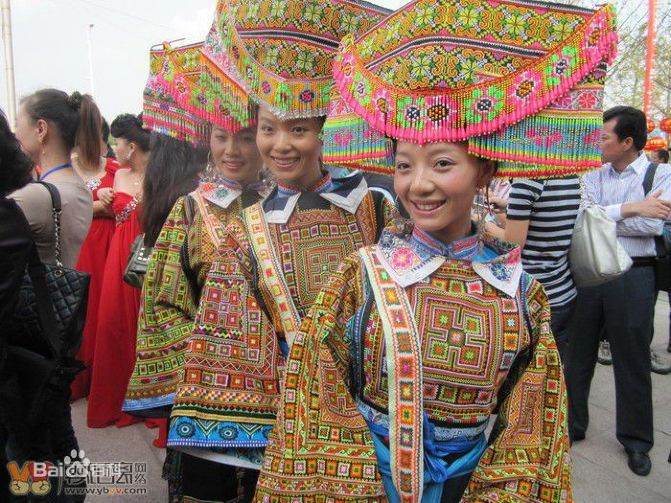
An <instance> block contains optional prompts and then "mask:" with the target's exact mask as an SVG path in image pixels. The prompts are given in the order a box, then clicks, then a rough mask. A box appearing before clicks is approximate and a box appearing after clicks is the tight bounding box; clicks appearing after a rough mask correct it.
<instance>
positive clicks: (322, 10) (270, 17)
mask: <svg viewBox="0 0 671 503" xmlns="http://www.w3.org/2000/svg"><path fill="white" fill-rule="evenodd" d="M388 13H389V11H388V10H386V9H383V8H382V7H377V6H374V5H372V4H368V3H365V2H359V1H351V0H350V1H346V0H220V1H219V3H218V6H217V12H216V14H215V22H214V24H213V27H212V30H211V31H210V34H209V35H208V37H207V40H206V41H205V46H204V48H203V54H204V56H205V60H206V66H207V68H208V71H207V72H206V73H204V74H203V79H201V82H202V83H203V88H206V89H215V88H217V79H224V80H227V81H228V80H230V81H233V82H234V83H235V84H237V86H238V87H237V89H236V88H232V87H226V88H225V89H222V91H225V92H226V93H227V95H226V96H221V97H220V98H221V103H220V105H221V106H222V107H223V109H224V112H225V113H226V114H228V115H231V116H233V117H235V118H238V117H241V116H244V115H246V114H247V113H248V111H249V109H250V103H249V100H250V99H251V100H252V101H253V102H254V103H257V104H262V105H265V106H267V107H268V108H269V109H270V111H271V112H272V113H274V114H275V115H277V116H278V117H281V118H283V119H290V118H297V117H316V116H323V115H326V112H327V106H328V102H329V92H330V90H331V88H332V86H333V74H332V65H333V58H334V57H335V54H336V52H337V49H338V44H339V42H340V40H341V39H342V38H343V37H344V36H345V35H347V34H348V33H355V34H358V33H362V32H364V31H366V30H368V29H369V28H371V27H372V26H373V25H375V23H377V22H378V21H380V20H381V19H382V18H383V17H384V16H385V15H387V14H388ZM208 79H210V82H209V83H207V82H204V81H206V80H208ZM220 87H221V86H220ZM220 112H221V111H218V112H217V113H220ZM213 122H215V123H216V122H218V118H217V116H216V114H215V116H214V117H213Z"/></svg>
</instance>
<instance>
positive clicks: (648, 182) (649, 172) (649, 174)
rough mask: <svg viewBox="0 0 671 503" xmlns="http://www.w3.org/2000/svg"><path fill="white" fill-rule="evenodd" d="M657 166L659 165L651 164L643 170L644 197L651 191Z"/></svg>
mask: <svg viewBox="0 0 671 503" xmlns="http://www.w3.org/2000/svg"><path fill="white" fill-rule="evenodd" d="M657 166H659V164H657V163H656V162H651V163H650V164H648V167H647V168H646V170H645V177H644V178H643V194H644V195H646V196H647V195H648V194H650V192H651V191H652V184H653V183H654V181H655V173H656V172H657Z"/></svg>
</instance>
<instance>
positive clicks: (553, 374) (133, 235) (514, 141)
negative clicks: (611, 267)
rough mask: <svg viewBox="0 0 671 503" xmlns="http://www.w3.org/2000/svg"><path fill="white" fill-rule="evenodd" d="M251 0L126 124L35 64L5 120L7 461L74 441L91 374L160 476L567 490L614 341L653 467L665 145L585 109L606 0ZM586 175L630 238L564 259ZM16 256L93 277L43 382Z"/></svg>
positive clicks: (594, 82)
mask: <svg viewBox="0 0 671 503" xmlns="http://www.w3.org/2000/svg"><path fill="white" fill-rule="evenodd" d="M271 3H272V2H269V1H264V0H260V1H255V2H245V1H238V0H219V1H218V5H217V9H216V12H215V20H214V22H213V24H212V29H211V30H210V32H209V34H208V36H207V39H206V42H205V44H204V46H203V47H202V55H201V58H202V61H203V63H202V68H201V73H200V77H198V78H193V77H192V76H189V75H187V74H186V73H185V72H182V73H180V71H179V70H180V69H179V66H178V65H174V64H172V63H166V64H165V65H160V66H159V67H158V68H159V69H158V70H157V71H156V72H157V73H158V75H154V76H153V77H152V79H150V82H149V83H148V89H149V91H148V93H147V95H151V99H152V100H153V101H152V104H151V106H150V105H147V103H145V112H147V110H150V111H151V114H150V115H151V116H150V117H148V119H149V120H147V121H145V120H144V119H143V115H142V114H140V115H135V114H122V115H120V116H118V117H116V118H115V119H114V120H113V121H112V122H111V124H110V125H109V126H108V125H107V122H106V121H105V120H104V119H103V117H102V114H101V112H100V110H99V109H98V107H97V106H96V103H95V102H94V100H93V98H92V97H91V96H89V95H82V94H80V93H78V92H74V93H72V94H70V95H68V94H66V93H65V92H63V91H60V90H56V89H44V90H40V91H37V92H35V93H33V94H31V95H29V96H27V97H25V98H23V99H22V100H21V103H20V107H19V113H18V119H17V124H16V132H15V135H14V133H12V132H11V130H10V127H9V125H8V124H7V120H6V119H5V118H4V116H1V117H0V215H2V217H1V219H2V220H1V222H2V225H0V271H1V272H2V274H0V315H1V317H2V318H1V319H0V324H1V325H2V326H7V327H10V330H9V333H8V334H7V336H6V337H2V338H0V380H1V383H2V384H0V400H1V401H2V403H3V405H4V406H3V407H2V408H1V409H0V460H1V461H2V462H1V463H0V464H2V465H3V466H4V464H5V463H6V462H7V461H17V462H19V463H23V462H25V461H28V460H36V459H38V460H49V461H51V462H54V463H55V462H58V461H59V460H62V459H63V458H64V457H65V456H67V455H69V453H70V452H71V451H72V450H73V449H74V450H77V451H78V450H79V445H78V442H77V439H76V435H75V432H74V430H73V428H72V419H71V412H70V402H71V401H74V400H79V399H86V400H87V401H88V403H87V425H88V427H90V428H105V427H110V426H116V427H124V426H128V425H131V424H134V423H137V422H141V421H142V422H144V424H145V425H146V426H147V427H149V428H156V429H157V432H158V433H157V436H156V437H157V438H156V440H155V441H154V445H155V447H156V448H157V449H166V456H165V465H164V470H163V476H164V478H165V479H166V481H167V491H168V493H169V500H170V501H171V502H178V501H189V502H191V501H218V502H233V501H245V502H246V501H252V500H257V501H292V502H294V501H316V500H319V501H322V500H323V501H326V500H329V501H330V500H333V501H336V500H338V501H339V500H349V499H361V500H366V501H380V500H385V499H386V500H388V501H391V502H397V501H398V502H401V501H404V502H405V501H424V502H428V503H431V502H457V501H473V502H475V501H498V500H506V501H552V502H560V501H571V500H572V474H571V472H572V463H571V457H570V446H571V444H572V443H574V442H578V441H580V440H583V439H584V438H585V436H586V434H587V428H588V420H589V416H588V407H587V404H588V399H589V392H590V384H591V380H592V377H593V375H594V369H595V365H596V362H597V359H599V361H602V360H603V358H602V356H603V355H602V353H606V352H608V353H609V354H610V355H611V356H610V358H611V360H610V361H611V362H612V365H613V371H614V372H613V373H614V377H615V389H616V402H617V418H616V419H617V422H616V435H617V439H618V441H619V442H620V443H621V444H622V445H623V447H624V449H625V453H626V458H627V462H628V465H629V467H630V469H631V470H632V471H633V472H634V473H636V474H637V475H641V476H645V475H647V474H648V473H649V472H650V470H651V462H650V457H649V455H648V452H649V451H650V449H651V448H652V446H653V442H654V439H653V427H652V417H653V416H652V415H653V402H652V381H651V375H650V374H651V371H655V372H658V373H661V374H667V373H670V372H671V364H670V363H668V362H666V360H665V359H664V357H663V356H661V355H659V354H657V353H655V352H653V351H652V350H651V347H650V344H651V341H652V336H653V332H654V326H653V319H654V309H655V303H656V299H657V292H658V290H659V289H660V284H659V283H658V281H659V279H658V278H657V277H656V261H657V259H658V258H659V256H660V248H659V245H658V241H659V239H658V238H659V237H661V236H663V235H664V232H665V223H666V221H668V220H671V165H669V164H668V160H669V156H668V152H667V151H659V152H655V153H654V156H651V158H650V159H649V158H648V156H647V155H646V154H645V153H644V152H643V151H644V147H645V145H646V140H647V121H646V117H645V115H644V114H643V112H641V111H640V110H637V109H635V108H632V107H629V106H617V107H614V108H611V109H609V110H606V111H605V112H604V111H603V105H602V97H603V86H604V83H605V78H606V71H605V69H606V65H607V64H608V63H609V62H611V61H612V59H613V58H614V57H615V52H616V45H617V44H616V36H615V34H614V26H615V18H614V12H613V10H612V8H611V7H608V6H605V7H602V8H600V9H598V10H590V9H584V8H578V7H571V6H564V5H559V4H543V5H542V6H540V5H536V4H533V3H528V4H526V3H525V4H519V3H513V2H505V1H503V2H499V1H497V2H491V3H490V2H487V9H488V15H490V16H491V17H492V18H495V19H497V20H498V21H500V23H499V24H501V23H502V26H508V24H506V23H507V22H508V21H507V20H509V19H511V17H512V16H518V17H519V16H522V17H524V18H525V19H527V20H528V19H531V20H535V21H538V22H540V21H542V23H545V25H546V28H545V29H546V30H550V31H551V32H552V33H554V35H553V37H546V36H545V35H544V34H543V33H539V32H535V31H534V30H533V29H532V28H531V27H530V26H532V25H534V23H530V24H529V25H524V27H522V28H519V29H515V30H512V29H511V30H512V31H511V30H508V29H503V28H500V26H499V24H497V23H489V24H487V23H484V22H483V23H481V24H478V23H477V22H473V23H471V21H469V20H468V19H466V21H464V20H463V19H461V17H459V16H456V14H455V12H458V11H459V9H463V8H465V7H464V6H463V5H461V4H462V3H463V2H461V1H460V0H438V1H436V0H431V1H429V0H415V1H413V2H411V3H409V4H408V5H406V6H404V7H402V8H401V9H399V10H398V11H396V12H393V13H391V12H389V11H386V10H385V9H383V8H381V7H376V6H374V5H372V4H367V3H359V2H351V1H341V0H301V1H298V0H291V1H290V2H287V5H286V6H285V8H283V9H279V10H278V9H273V8H272V6H271V5H270V4H271ZM455 9H456V10H455ZM469 19H470V18H469ZM520 19H521V18H520ZM464 23H466V24H464ZM561 26H563V27H564V28H565V27H566V26H571V27H572V29H571V37H569V36H568V35H567V34H566V31H565V30H560V29H559V28H558V27H561ZM497 27H498V28H497ZM448 35H449V36H448ZM562 37H563V38H562ZM478 41H484V42H482V43H479V42H478ZM541 49H542V50H541ZM167 54H168V56H169V55H170V52H169V51H168V52H167ZM460 61H461V62H460ZM156 72H155V73H156ZM161 72H165V75H163V74H161ZM157 100H164V102H165V104H164V106H163V107H156V106H155V104H156V102H157ZM152 107H153V108H152ZM162 114H163V115H162ZM110 137H111V139H110ZM110 142H111V143H112V144H113V146H112V147H110V144H109V143H110ZM54 192H55V193H56V194H57V196H56V198H54V195H53V194H54ZM56 201H58V202H56ZM586 201H589V202H590V203H591V204H595V205H598V206H599V207H601V208H603V210H604V212H605V214H606V215H607V217H609V218H610V219H611V220H612V222H613V225H614V226H615V228H616V233H617V241H618V242H619V243H620V245H621V246H622V248H623V249H624V250H625V251H626V253H627V254H628V256H629V257H630V258H631V262H632V265H631V267H630V268H629V269H628V270H627V271H625V272H623V273H622V274H621V275H619V276H618V277H617V278H615V279H612V280H611V281H608V282H607V283H603V284H599V285H596V286H580V285H581V283H580V281H579V279H580V278H576V277H574V275H573V274H572V272H571V269H572V268H571V261H570V259H569V252H570V249H571V243H572V236H573V231H574V227H575V225H576V221H577V220H578V218H579V215H580V212H581V208H584V206H585V204H586ZM56 215H58V218H55V216H56ZM35 251H36V252H37V258H35V257H34V254H35ZM142 254H146V256H148V257H149V258H148V260H147V261H146V265H145V267H144V268H140V270H139V274H140V277H141V278H142V277H143V281H141V284H134V281H133V279H132V275H129V271H130V272H132V273H136V275H135V277H137V273H138V271H135V270H133V265H134V264H135V262H136V261H137V260H140V259H141V257H142ZM138 257H140V258H138ZM39 263H41V264H44V265H55V266H58V267H63V268H66V269H73V270H76V271H80V272H84V273H87V274H88V298H87V301H86V305H87V310H86V313H85V318H82V323H81V324H80V325H81V326H78V327H77V328H76V329H75V331H77V334H74V335H73V334H62V335H63V337H66V335H67V336H68V337H74V338H76V337H75V336H80V337H81V341H80V343H78V344H77V346H78V348H77V353H76V361H78V362H80V363H78V364H76V365H78V367H77V369H76V370H77V371H73V372H72V375H71V377H70V378H68V379H65V380H61V381H59V383H60V384H59V385H55V384H53V383H52V384H51V385H50V386H46V387H41V388H39V389H40V390H41V391H40V392H39V394H38V393H33V390H34V388H26V387H25V384H24V383H21V382H20V381H21V378H20V376H22V375H24V374H25V370H28V372H30V371H31V369H30V368H28V369H19V368H17V367H18V364H17V360H15V359H13V356H12V355H13V354H14V352H15V351H16V349H15V348H17V347H18V348H22V349H21V350H23V351H32V352H34V353H37V354H42V353H43V352H42V350H41V349H40V347H39V345H40V344H41V343H40V341H37V340H32V339H31V340H30V341H28V342H27V339H28V338H27V337H26V334H25V332H22V331H21V330H22V329H19V328H16V327H23V325H17V324H16V323H14V321H13V320H14V319H15V318H16V317H17V310H19V309H20V308H22V307H23V304H24V303H25V302H26V297H25V295H24V293H25V291H26V278H29V279H30V280H31V282H32V288H33V289H36V288H38V287H39V285H38V284H36V281H35V278H36V277H37V276H35V274H38V273H37V272H36V271H37V270H38V269H36V267H37V265H36V264H39ZM28 286H30V284H29V285H28ZM22 292H23V293H22ZM35 297H37V298H38V302H39V299H40V298H41V296H40V295H35ZM54 307H55V308H56V309H57V310H58V309H59V306H56V305H54ZM37 311H41V310H40V309H39V308H38V309H37ZM38 314H39V317H41V316H42V313H41V312H40V313H38ZM39 317H38V318H39ZM39 319H42V320H43V318H39ZM41 328H42V331H44V332H47V331H48V330H47V328H46V327H44V322H42V327H41ZM47 339H48V338H47ZM42 342H44V341H42ZM13 351H14V352H13ZM669 352H671V333H670V337H669ZM45 354H46V353H45ZM72 356H75V355H72ZM55 360H56V361H57V363H56V368H57V369H58V368H61V369H62V368H64V367H59V365H64V364H63V362H65V361H66V360H67V361H68V362H69V365H72V361H73V360H74V359H67V358H65V357H64V356H63V355H60V356H58V355H57V357H56V359H55ZM36 361H37V360H36ZM603 361H605V360H603ZM68 368H70V367H68ZM21 370H24V373H21ZM63 383H64V384H63ZM27 389H28V390H29V391H26V390H27ZM44 389H47V390H48V391H46V392H45V391H44ZM33 395H34V396H33ZM36 407H37V408H36ZM35 410H39V412H40V413H39V414H38V415H37V416H35V415H33V414H32V413H31V411H33V412H34V411H35ZM3 475H5V476H6V474H4V473H3ZM0 484H2V487H0V491H4V490H5V488H6V487H8V486H9V480H7V484H5V480H4V479H2V478H0ZM66 489H68V488H66ZM70 489H74V488H70ZM21 491H24V492H23V493H21ZM27 491H28V489H27V487H23V486H20V485H19V486H17V488H14V489H13V490H12V491H11V495H9V497H10V498H14V499H15V500H16V501H21V499H20V498H21V497H22V496H23V495H25V494H28V493H27ZM0 494H1V493H0ZM44 497H45V498H52V500H53V501H81V500H82V499H83V497H84V496H83V495H81V494H77V493H76V491H72V492H70V493H67V491H66V492H63V493H62V494H51V495H44Z"/></svg>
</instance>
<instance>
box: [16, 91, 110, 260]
mask: <svg viewBox="0 0 671 503" xmlns="http://www.w3.org/2000/svg"><path fill="white" fill-rule="evenodd" d="M16 124H17V127H16V137H17V138H18V140H19V141H20V142H21V146H22V148H23V150H24V152H26V154H28V156H29V157H30V158H31V159H32V160H33V162H35V163H36V164H39V166H40V167H41V168H42V175H41V176H40V180H43V181H46V182H49V183H51V184H53V185H55V186H56V188H57V189H58V192H59V193H60V196H61V205H62V209H63V211H62V214H61V225H62V229H61V232H62V236H61V247H62V256H63V265H65V266H66V267H70V268H74V267H75V264H76V263H77V259H78V257H79V251H80V248H81V246H82V243H83V242H84V238H85V237H86V234H87V232H88V230H89V226H90V225H91V219H92V216H93V201H92V199H91V192H90V191H89V189H87V188H86V185H85V183H84V181H83V180H82V179H81V177H80V176H79V175H78V174H77V173H76V171H75V170H74V169H73V167H72V163H71V161H70V155H71V153H72V151H73V149H74V148H75V147H77V149H78V150H80V151H83V150H84V149H86V151H87V152H90V153H89V154H87V157H88V156H89V155H90V157H91V158H94V157H97V158H99V157H100V142H99V141H97V139H98V138H100V124H101V116H100V112H99V111H98V107H97V106H96V104H95V103H94V101H93V99H92V98H91V97H90V96H89V95H83V96H82V95H81V94H79V93H78V92H76V91H75V92H74V93H72V94H71V95H70V96H68V95H67V94H66V93H64V92H63V91H59V90H57V89H43V90H41V91H37V92H36V93H34V94H31V95H30V96H28V97H27V98H25V99H24V100H23V101H22V102H21V108H20V109H19V114H18V117H17V122H16ZM10 197H11V198H12V199H14V200H15V201H16V202H17V204H18V205H19V206H20V207H21V209H22V210H23V213H24V214H25V216H26V218H27V219H28V223H29V224H30V228H31V231H32V233H33V238H34V239H35V242H36V244H37V251H38V252H39V254H40V258H41V259H42V261H43V262H45V263H49V264H53V263H55V260H56V250H55V247H54V223H53V218H52V214H51V208H52V205H51V197H50V196H49V192H47V189H46V188H45V187H43V186H41V185H39V184H29V185H27V186H25V187H23V188H22V189H19V190H17V191H16V192H14V193H12V194H11V195H10Z"/></svg>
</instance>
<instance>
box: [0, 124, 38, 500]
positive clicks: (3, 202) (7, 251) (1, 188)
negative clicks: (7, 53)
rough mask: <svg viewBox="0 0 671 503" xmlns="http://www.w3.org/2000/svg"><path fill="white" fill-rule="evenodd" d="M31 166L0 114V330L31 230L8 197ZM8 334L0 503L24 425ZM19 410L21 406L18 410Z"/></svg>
mask: <svg viewBox="0 0 671 503" xmlns="http://www.w3.org/2000/svg"><path fill="white" fill-rule="evenodd" d="M32 167H33V163H32V162H31V161H30V160H29V159H28V158H27V157H26V156H25V154H24V153H23V152H21V147H20V145H19V142H18V141H17V140H16V138H15V137H14V135H13V134H12V132H11V130H10V129H9V124H8V123H7V119H6V118H5V115H4V113H2V112H0V222H2V225H0V327H6V326H7V322H8V320H9V319H10V318H11V317H12V315H13V314H14V309H15V307H16V302H17V301H18V298H19V287H20V286H21V282H22V280H23V275H24V271H25V269H26V264H27V262H28V253H29V251H30V248H31V246H32V243H33V241H32V237H31V235H30V227H29V225H28V222H27V221H26V218H25V217H24V216H23V212H22V211H21V209H20V208H19V207H18V206H17V204H16V202H15V201H14V200H13V199H9V198H7V194H9V193H10V192H13V191H15V190H17V189H20V188H21V187H23V186H24V185H26V184H27V183H28V182H29V181H30V171H31V170H32ZM7 335H8V334H7V331H6V330H0V404H2V406H1V407H0V501H8V500H9V498H10V496H9V492H8V488H9V477H8V472H7V470H5V468H4V467H5V466H7V459H6V456H5V450H6V447H7V437H8V435H9V434H10V432H11V434H12V435H16V434H17V432H16V428H20V426H21V424H22V423H23V419H24V418H21V417H17V415H12V414H11V413H12V412H16V410H17V405H16V404H15V402H14V401H15V400H17V399H18V400H19V401H20V397H17V396H16V395H17V393H16V390H17V389H18V386H17V385H16V376H15V374H14V372H13V371H12V370H11V368H10V367H9V366H7V365H6V363H7V342H8V341H7ZM19 410H20V407H19Z"/></svg>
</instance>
